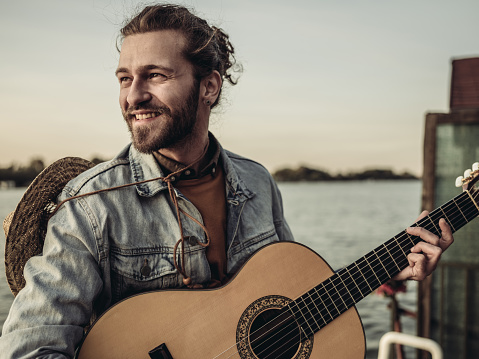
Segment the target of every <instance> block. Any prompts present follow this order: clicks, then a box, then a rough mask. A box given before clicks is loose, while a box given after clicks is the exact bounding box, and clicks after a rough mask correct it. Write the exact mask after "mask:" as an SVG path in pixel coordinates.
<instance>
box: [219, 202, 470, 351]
mask: <svg viewBox="0 0 479 359" xmlns="http://www.w3.org/2000/svg"><path fill="white" fill-rule="evenodd" d="M456 213H458V212H456ZM432 214H434V213H433V212H431V214H430V215H429V216H428V217H426V218H425V219H423V220H422V222H426V221H427V220H428V219H429V220H431V217H430V216H431V215H432ZM436 214H438V215H440V213H437V212H436ZM458 216H460V214H459V215H458ZM442 217H443V216H442ZM471 219H472V218H471ZM466 221H467V220H466ZM448 222H451V221H450V219H449V220H448ZM452 222H454V221H452ZM432 223H434V222H432ZM418 224H419V225H420V226H422V223H420V222H419V223H418ZM433 226H434V227H435V225H434V224H433ZM435 229H436V231H437V228H436V227H435ZM400 250H401V251H403V250H402V248H400ZM403 252H404V251H403ZM351 299H353V303H354V302H357V301H355V299H354V298H353V297H351ZM361 299H362V298H361ZM306 320H307V319H306ZM280 324H282V323H280ZM326 324H327V323H326ZM245 339H246V338H244V339H243V340H245ZM258 339H259V338H258ZM280 339H281V338H280ZM267 349H268V348H267ZM227 351H228V350H227ZM234 354H235V353H233V354H232V355H234ZM230 357H231V356H230Z"/></svg>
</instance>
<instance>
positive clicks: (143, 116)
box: [135, 111, 163, 121]
mask: <svg viewBox="0 0 479 359" xmlns="http://www.w3.org/2000/svg"><path fill="white" fill-rule="evenodd" d="M162 113H163V112H161V111H158V112H150V113H142V114H138V115H135V119H136V120H137V121H138V120H146V119H148V118H153V117H158V116H160V115H161V114H162Z"/></svg>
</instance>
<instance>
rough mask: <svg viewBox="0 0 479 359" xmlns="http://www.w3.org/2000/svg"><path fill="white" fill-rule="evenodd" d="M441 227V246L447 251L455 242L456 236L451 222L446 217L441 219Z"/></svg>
mask: <svg viewBox="0 0 479 359" xmlns="http://www.w3.org/2000/svg"><path fill="white" fill-rule="evenodd" d="M439 227H440V228H441V238H440V239H439V246H440V247H441V249H442V250H443V251H445V250H446V249H447V248H449V246H450V245H451V244H452V243H453V242H454V236H453V235H452V230H451V227H450V226H449V224H447V222H446V220H445V219H444V218H441V219H440V220H439Z"/></svg>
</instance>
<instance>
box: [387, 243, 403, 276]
mask: <svg viewBox="0 0 479 359" xmlns="http://www.w3.org/2000/svg"><path fill="white" fill-rule="evenodd" d="M391 244H393V243H392V242H391ZM383 247H384V248H385V249H386V251H387V252H388V255H389V258H391V259H392V263H394V265H395V266H396V268H395V269H398V270H399V271H400V270H401V267H399V266H398V264H397V263H396V261H395V259H394V256H393V255H392V254H391V252H390V251H389V249H388V246H387V245H386V244H383ZM388 276H389V278H391V277H392V276H393V274H390V273H389V272H388Z"/></svg>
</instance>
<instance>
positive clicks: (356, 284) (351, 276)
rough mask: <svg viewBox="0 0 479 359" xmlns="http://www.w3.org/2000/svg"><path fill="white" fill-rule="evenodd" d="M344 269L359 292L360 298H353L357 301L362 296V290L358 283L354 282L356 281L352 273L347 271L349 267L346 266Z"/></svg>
mask: <svg viewBox="0 0 479 359" xmlns="http://www.w3.org/2000/svg"><path fill="white" fill-rule="evenodd" d="M344 270H346V271H347V272H348V275H349V278H351V280H352V281H353V283H354V285H355V286H356V288H357V289H358V292H359V294H361V298H360V299H355V302H356V303H357V302H359V301H360V300H361V299H362V298H364V294H363V292H362V291H361V288H359V286H358V283H356V281H355V280H354V275H352V274H351V273H350V272H349V268H348V267H346V268H345V269H344Z"/></svg>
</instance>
